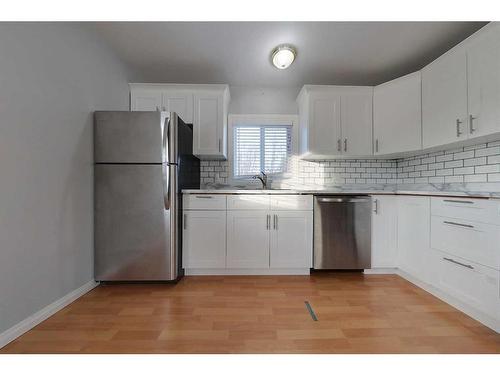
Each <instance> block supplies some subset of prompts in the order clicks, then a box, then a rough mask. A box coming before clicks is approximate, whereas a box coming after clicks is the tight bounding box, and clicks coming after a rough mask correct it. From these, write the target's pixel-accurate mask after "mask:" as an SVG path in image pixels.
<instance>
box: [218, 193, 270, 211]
mask: <svg viewBox="0 0 500 375" xmlns="http://www.w3.org/2000/svg"><path fill="white" fill-rule="evenodd" d="M269 202H270V199H269V195H257V194H248V195H246V194H243V195H228V197H227V209H228V210H269Z"/></svg>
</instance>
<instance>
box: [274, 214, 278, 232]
mask: <svg viewBox="0 0 500 375" xmlns="http://www.w3.org/2000/svg"><path fill="white" fill-rule="evenodd" d="M274 217H275V218H276V221H275V223H274V229H276V230H278V215H274Z"/></svg>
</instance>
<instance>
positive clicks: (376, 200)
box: [373, 199, 378, 214]
mask: <svg viewBox="0 0 500 375" xmlns="http://www.w3.org/2000/svg"><path fill="white" fill-rule="evenodd" d="M373 212H375V213H376V214H378V199H374V200H373Z"/></svg>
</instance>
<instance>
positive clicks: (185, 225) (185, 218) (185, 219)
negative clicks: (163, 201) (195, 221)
mask: <svg viewBox="0 0 500 375" xmlns="http://www.w3.org/2000/svg"><path fill="white" fill-rule="evenodd" d="M183 224H184V229H186V228H187V217H186V214H184V222H183Z"/></svg>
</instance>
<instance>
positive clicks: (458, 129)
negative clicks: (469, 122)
mask: <svg viewBox="0 0 500 375" xmlns="http://www.w3.org/2000/svg"><path fill="white" fill-rule="evenodd" d="M461 123H462V121H460V119H458V118H457V137H460V135H461V134H462V132H461V131H460V124H461Z"/></svg>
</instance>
